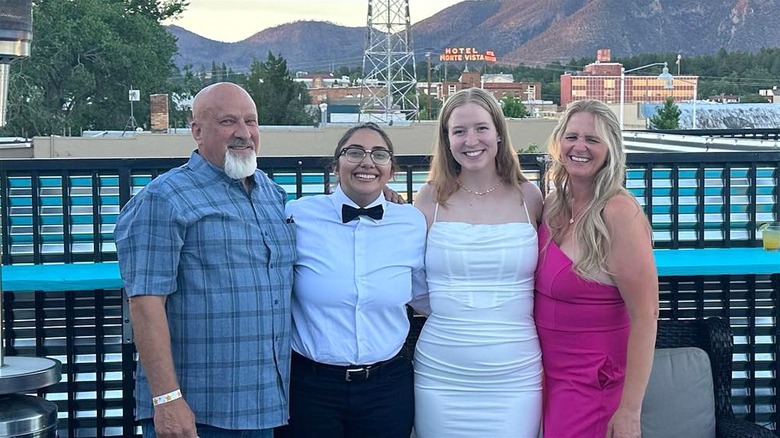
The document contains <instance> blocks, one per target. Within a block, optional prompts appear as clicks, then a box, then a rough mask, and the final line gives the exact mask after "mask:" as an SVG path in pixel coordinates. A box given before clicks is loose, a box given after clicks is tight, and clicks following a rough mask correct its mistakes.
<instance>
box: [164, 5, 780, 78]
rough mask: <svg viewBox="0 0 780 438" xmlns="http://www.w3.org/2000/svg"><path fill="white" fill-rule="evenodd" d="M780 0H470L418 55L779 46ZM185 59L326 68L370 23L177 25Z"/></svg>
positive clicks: (418, 28)
mask: <svg viewBox="0 0 780 438" xmlns="http://www.w3.org/2000/svg"><path fill="white" fill-rule="evenodd" d="M779 9H780V0H685V1H680V0H467V1H463V2H461V3H458V4H455V5H453V6H450V7H449V8H446V9H444V10H442V11H441V12H439V13H438V14H436V15H434V16H432V17H430V18H428V19H425V20H423V21H421V22H419V23H417V24H415V25H414V26H413V27H412V35H413V41H414V47H415V52H416V53H417V60H418V61H420V60H423V59H424V53H425V52H426V51H432V52H433V53H439V52H440V51H442V50H443V49H444V48H445V47H474V48H477V49H478V50H480V51H484V50H489V49H492V50H493V51H494V52H495V54H496V56H497V57H498V61H499V63H501V62H504V63H507V64H527V65H537V64H544V63H547V62H552V61H568V60H570V59H572V58H579V57H584V56H588V57H593V56H595V54H596V50H597V49H600V48H609V49H612V55H613V56H614V57H626V56H633V55H639V54H646V53H662V52H679V53H682V54H683V55H686V56H691V55H712V54H715V53H716V52H717V51H718V50H719V49H721V48H724V49H726V50H727V51H729V52H733V51H747V52H756V51H758V50H759V49H761V48H770V47H780V27H779V26H777V21H776V19H775V16H776V12H777V10H779ZM168 29H169V31H170V32H171V33H172V34H173V35H174V36H175V37H177V39H178V45H179V53H180V55H179V56H178V57H177V59H176V63H177V65H179V66H180V67H181V66H183V65H185V64H190V65H193V66H194V67H195V69H196V70H199V69H201V68H203V69H206V70H209V69H210V68H211V64H212V62H215V63H217V64H218V65H221V64H222V63H225V64H226V65H227V66H229V67H231V68H233V69H234V70H236V71H247V70H248V69H249V65H250V64H251V61H252V59H253V58H257V59H259V60H265V59H266V56H267V53H268V51H271V52H273V53H274V54H276V53H281V54H282V56H284V58H285V59H287V64H288V67H289V68H290V70H293V71H295V70H306V71H325V70H332V69H334V68H338V67H340V66H343V65H348V66H355V65H360V64H361V63H362V58H363V50H364V44H365V38H366V29H365V28H364V27H343V26H338V25H335V24H333V23H327V22H317V21H298V22H294V23H288V24H284V25H281V26H276V27H273V28H270V29H266V30H263V31H261V32H258V33H257V34H255V35H253V36H251V37H250V38H247V39H245V40H243V41H239V42H236V43H222V42H217V41H212V40H209V39H206V38H203V37H200V36H198V35H196V34H193V33H191V32H189V31H187V30H185V29H182V28H180V27H177V26H169V28H168Z"/></svg>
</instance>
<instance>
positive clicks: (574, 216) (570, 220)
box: [569, 206, 585, 225]
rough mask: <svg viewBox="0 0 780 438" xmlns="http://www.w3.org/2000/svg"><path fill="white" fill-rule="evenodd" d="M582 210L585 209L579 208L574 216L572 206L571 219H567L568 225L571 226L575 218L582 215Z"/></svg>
mask: <svg viewBox="0 0 780 438" xmlns="http://www.w3.org/2000/svg"><path fill="white" fill-rule="evenodd" d="M584 208H585V207H583V208H581V209H580V212H579V213H578V214H574V207H573V206H572V209H571V218H569V225H571V224H573V223H574V221H575V218H578V217H579V216H580V215H581V214H582V210H583V209H584Z"/></svg>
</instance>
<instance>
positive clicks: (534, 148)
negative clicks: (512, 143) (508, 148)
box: [517, 143, 542, 154]
mask: <svg viewBox="0 0 780 438" xmlns="http://www.w3.org/2000/svg"><path fill="white" fill-rule="evenodd" d="M541 151H542V150H541V149H540V148H539V145H538V144H536V143H529V144H528V147H526V148H525V149H523V148H519V149H518V150H517V152H518V153H521V154H538V153H540V152H541Z"/></svg>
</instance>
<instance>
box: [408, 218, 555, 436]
mask: <svg viewBox="0 0 780 438" xmlns="http://www.w3.org/2000/svg"><path fill="white" fill-rule="evenodd" d="M537 257H538V244H537V235H536V230H535V229H534V228H533V226H531V225H530V224H528V223H523V222H515V223H508V224H467V223H463V222H435V223H434V224H433V225H432V226H431V229H430V230H429V232H428V247H427V250H426V256H425V265H426V274H427V277H428V288H429V293H430V305H431V315H430V317H429V318H428V320H427V322H426V323H425V326H424V327H423V330H422V333H421V334H420V337H419V339H418V341H417V347H416V350H415V354H414V374H415V381H414V395H415V420H414V428H415V434H416V437H417V438H455V437H469V438H472V437H479V436H489V437H496V438H504V437H507V438H509V437H513V438H536V437H537V436H539V427H540V422H541V414H542V356H541V351H540V348H539V339H538V337H537V335H536V326H535V325H534V319H533V307H534V305H533V297H534V270H535V269H536V260H537Z"/></svg>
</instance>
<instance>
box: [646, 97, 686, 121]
mask: <svg viewBox="0 0 780 438" xmlns="http://www.w3.org/2000/svg"><path fill="white" fill-rule="evenodd" d="M680 114H682V112H681V111H680V108H678V107H677V105H676V104H675V103H674V99H673V98H672V97H671V96H670V97H667V98H666V101H665V102H664V104H663V106H661V107H659V108H658V110H657V111H656V113H655V115H654V116H652V117H650V127H651V128H652V129H677V128H679V127H680Z"/></svg>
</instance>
